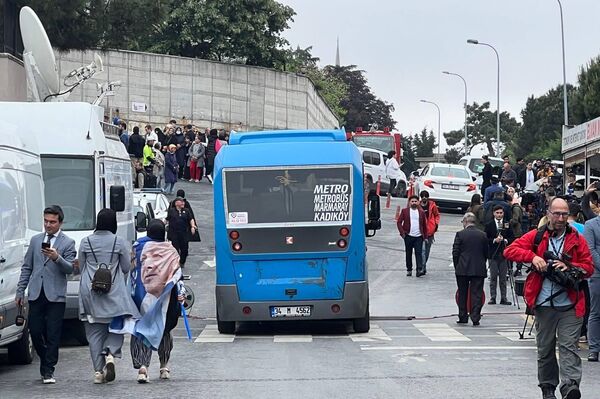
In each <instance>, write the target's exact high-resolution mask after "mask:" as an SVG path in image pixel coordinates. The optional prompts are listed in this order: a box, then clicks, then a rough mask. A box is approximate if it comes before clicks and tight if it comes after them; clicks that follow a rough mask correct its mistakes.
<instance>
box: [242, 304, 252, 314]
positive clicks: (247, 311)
mask: <svg viewBox="0 0 600 399" xmlns="http://www.w3.org/2000/svg"><path fill="white" fill-rule="evenodd" d="M242 313H244V314H245V315H248V314H250V313H252V308H251V307H250V306H244V307H243V308H242Z"/></svg>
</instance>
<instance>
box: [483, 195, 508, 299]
mask: <svg viewBox="0 0 600 399" xmlns="http://www.w3.org/2000/svg"><path fill="white" fill-rule="evenodd" d="M492 211H493V214H494V219H492V220H491V221H489V222H488V223H487V224H486V225H485V234H486V236H487V239H488V243H489V263H490V301H489V302H488V305H495V304H496V287H497V284H498V280H499V281H500V305H512V303H511V302H509V301H508V299H507V298H506V278H507V276H508V263H507V261H506V259H505V258H504V255H503V252H504V248H506V246H507V245H508V244H510V243H511V242H512V241H513V239H514V235H513V232H512V229H511V228H510V225H509V221H508V219H506V218H505V217H504V209H503V207H502V205H496V206H494V208H493V209H492Z"/></svg>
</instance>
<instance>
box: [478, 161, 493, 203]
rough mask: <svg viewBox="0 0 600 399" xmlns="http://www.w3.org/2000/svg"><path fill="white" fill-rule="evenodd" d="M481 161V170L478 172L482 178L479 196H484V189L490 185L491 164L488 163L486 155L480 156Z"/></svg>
mask: <svg viewBox="0 0 600 399" xmlns="http://www.w3.org/2000/svg"><path fill="white" fill-rule="evenodd" d="M481 162H483V170H482V171H481V172H479V175H480V176H481V178H482V179H483V182H482V184H481V196H482V197H485V189H486V188H488V187H489V186H491V185H492V165H491V164H490V160H489V157H488V156H487V155H484V156H482V157H481Z"/></svg>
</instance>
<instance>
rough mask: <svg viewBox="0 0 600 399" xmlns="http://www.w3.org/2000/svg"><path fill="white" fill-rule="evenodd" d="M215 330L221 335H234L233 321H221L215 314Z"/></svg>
mask: <svg viewBox="0 0 600 399" xmlns="http://www.w3.org/2000/svg"><path fill="white" fill-rule="evenodd" d="M217 329H218V330H219V332H220V333H221V334H234V333H235V321H223V320H221V318H220V317H219V313H218V312H217Z"/></svg>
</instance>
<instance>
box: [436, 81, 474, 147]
mask: <svg viewBox="0 0 600 399" xmlns="http://www.w3.org/2000/svg"><path fill="white" fill-rule="evenodd" d="M442 73H443V74H446V75H452V76H458V77H459V78H461V79H462V81H463V83H464V85H465V106H464V108H465V128H464V129H465V156H467V155H469V154H468V153H467V152H468V149H469V144H468V136H467V81H466V80H465V78H463V77H462V76H460V75H459V74H457V73H453V72H448V71H442Z"/></svg>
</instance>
